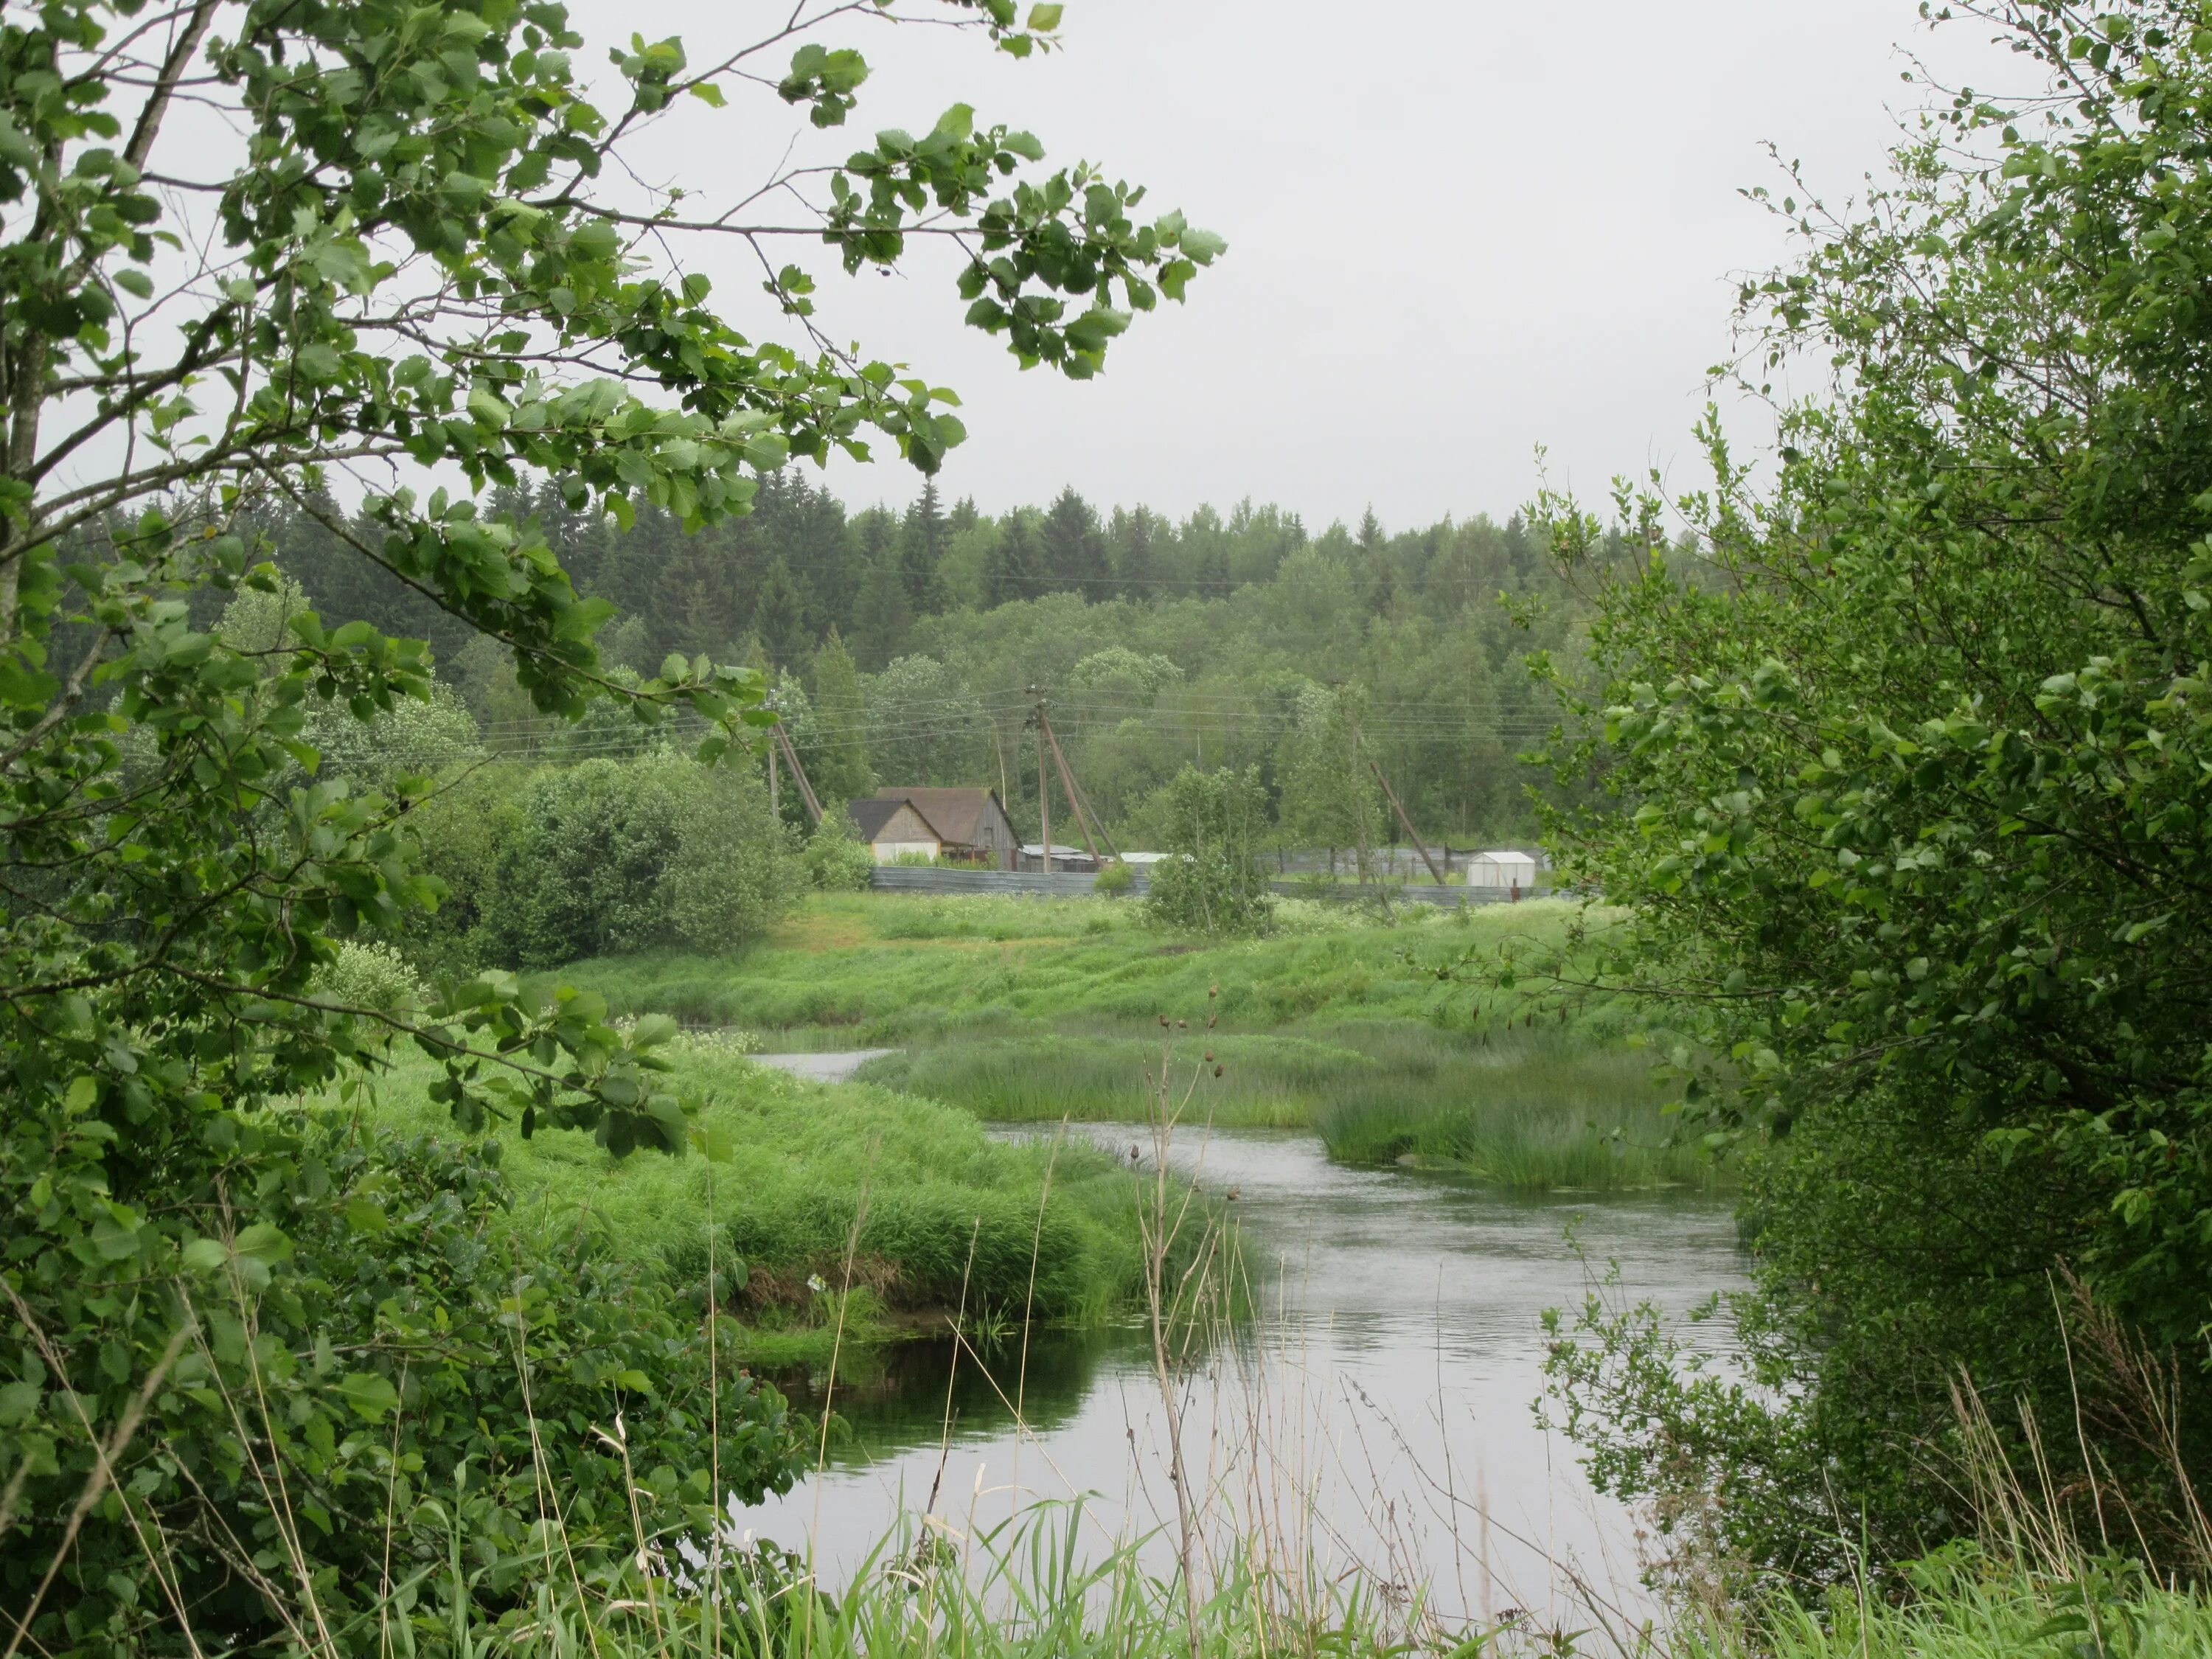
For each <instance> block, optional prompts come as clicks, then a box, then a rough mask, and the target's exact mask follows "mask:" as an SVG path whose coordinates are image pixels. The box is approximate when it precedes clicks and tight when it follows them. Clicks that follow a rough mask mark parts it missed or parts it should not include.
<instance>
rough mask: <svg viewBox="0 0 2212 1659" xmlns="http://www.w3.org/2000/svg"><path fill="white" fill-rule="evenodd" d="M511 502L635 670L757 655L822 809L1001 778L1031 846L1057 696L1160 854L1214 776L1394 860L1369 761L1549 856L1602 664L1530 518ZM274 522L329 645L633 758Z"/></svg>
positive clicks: (1088, 757)
mask: <svg viewBox="0 0 2212 1659" xmlns="http://www.w3.org/2000/svg"><path fill="white" fill-rule="evenodd" d="M495 494H496V499H495V500H493V501H491V502H490V503H489V506H490V508H491V510H492V511H494V512H500V511H507V512H512V513H514V514H515V515H516V516H517V518H518V519H521V520H535V522H536V524H537V525H538V527H539V529H540V531H541V532H542V533H543V535H544V538H545V541H546V543H547V544H548V545H549V546H550V548H551V550H553V551H554V552H555V553H556V555H557V556H559V558H560V559H561V561H562V564H563V565H564V566H565V567H566V568H568V571H569V572H570V573H571V574H572V576H573V578H574V581H575V583H576V586H577V587H578V589H579V590H580V592H584V593H586V594H587V595H591V596H593V597H596V598H599V599H605V600H606V601H608V602H609V603H610V604H611V606H612V607H613V612H612V615H611V617H610V618H609V620H608V621H607V623H605V626H604V627H603V628H602V629H601V631H600V633H599V647H600V651H601V654H602V657H603V659H605V661H606V662H608V663H609V664H611V665H613V666H614V667H616V668H617V669H618V670H628V671H635V673H637V674H640V675H641V676H650V675H652V674H653V673H655V672H657V671H659V668H660V666H661V665H662V663H663V662H664V660H665V659H666V658H667V657H668V656H669V655H670V654H671V653H680V654H683V655H685V656H696V655H697V654H701V653H704V654H706V655H708V656H710V657H712V658H714V659H716V660H718V661H720V660H736V661H744V662H749V663H750V664H752V665H755V666H757V667H759V668H762V669H763V670H764V671H767V672H768V673H769V676H770V678H772V680H773V681H774V682H775V685H776V702H777V704H778V706H779V708H780V709H781V712H782V714H783V717H784V719H785V721H786V723H787V726H789V728H790V731H791V735H792V737H793V741H794V744H795V745H796V747H797V749H798V750H799V755H800V757H801V758H802V761H803V762H804V763H805V766H806V768H807V770H808V772H809V774H810V775H811V777H812V780H813V782H814V784H815V786H816V788H817V792H818V793H820V794H821V796H822V797H823V799H833V800H836V799H851V798H853V797H854V796H857V795H860V794H864V793H869V792H870V791H872V790H873V789H875V788H877V787H900V786H907V785H915V786H921V785H988V786H990V787H995V788H997V789H999V790H1000V793H1001V795H1002V796H1003V798H1004V799H1006V802H1007V805H1008V807H1009V810H1010V811H1012V814H1013V816H1014V818H1015V821H1016V823H1018V825H1019V826H1021V827H1022V828H1023V829H1024V831H1025V833H1034V831H1035V828H1036V818H1037V814H1036V792H1037V784H1036V754H1035V747H1034V738H1033V737H1031V736H1027V735H1025V728H1026V727H1028V726H1029V725H1030V722H1031V720H1032V718H1033V714H1034V711H1035V708H1036V701H1037V698H1038V696H1040V695H1041V696H1043V698H1044V699H1045V701H1046V705H1047V709H1048V716H1049V718H1050V720H1051V723H1052V726H1053V728H1054V732H1056V733H1057V734H1058V736H1059V738H1060V742H1061V744H1062V745H1063V746H1064V747H1065V749H1066V751H1067V754H1068V757H1069V760H1070V762H1071V763H1072V765H1073V768H1074V769H1075V772H1076V775H1077V776H1078V778H1079V782H1080V785H1081V787H1082V788H1083V790H1084V792H1085V794H1086V795H1087V796H1088V797H1089V799H1090V802H1091V805H1093V806H1094V808H1095V809H1096V810H1097V813H1098V815H1099V816H1100V817H1102V818H1103V820H1105V821H1106V822H1107V823H1109V825H1112V826H1114V827H1115V829H1116V830H1117V831H1121V832H1126V833H1127V834H1129V835H1132V836H1139V837H1142V836H1144V835H1145V834H1146V832H1147V830H1149V829H1152V827H1153V826H1152V825H1150V824H1149V823H1148V822H1147V811H1146V809H1147V803H1148V802H1151V801H1152V800H1154V799H1157V798H1158V797H1159V794H1160V792H1161V790H1162V789H1163V787H1164V785H1165V784H1166V783H1167V782H1168V781H1170V779H1172V778H1173V777H1174V776H1175V775H1176V773H1177V772H1178V771H1179V770H1180V769H1182V767H1183V766H1185V765H1187V764H1188V765H1194V766H1196V767H1198V768H1200V769H1203V770H1212V769H1218V768H1222V767H1229V768H1232V769H1237V770H1240V771H1241V770H1243V769H1246V768H1253V769H1257V770H1258V772H1259V774H1260V776H1261V781H1262V783H1263V787H1264V788H1265V790H1266V793H1267V800H1268V801H1269V803H1270V811H1271V812H1272V813H1273V818H1274V823H1273V829H1274V830H1275V833H1276V834H1277V835H1278V836H1279V838H1280V839H1282V840H1284V841H1285V842H1295V843H1297V844H1299V845H1305V846H1322V845H1341V846H1344V847H1346V848H1351V847H1353V846H1355V845H1357V844H1358V843H1359V842H1360V841H1361V840H1362V838H1363V837H1364V838H1365V839H1366V841H1367V842H1369V844H1372V842H1373V841H1374V840H1375V839H1376V837H1377V836H1379V837H1381V838H1382V839H1383V840H1389V839H1392V838H1394V837H1393V834H1391V833H1386V832H1385V829H1384V821H1383V814H1384V813H1385V812H1386V811H1387V810H1388V809H1387V807H1385V806H1384V805H1383V799H1382V797H1381V795H1380V793H1379V791H1378V790H1377V789H1376V787H1375V786H1374V779H1373V776H1372V774H1371V772H1370V769H1368V768H1367V767H1366V765H1365V764H1364V761H1363V759H1362V757H1363V756H1367V757H1373V759H1374V760H1375V761H1376V763H1377V764H1378V765H1379V766H1380V768H1381V769H1382V771H1383V774H1384V775H1386V776H1388V777H1389V779H1390V781H1391V782H1392V785H1393V787H1395V789H1396V791H1397V793H1399V795H1400V797H1401V799H1402V800H1403V802H1404V803H1405V805H1406V808H1407V811H1408V813H1409V814H1410V815H1411V816H1412V817H1413V819H1414V821H1415V824H1416V827H1417V828H1418V829H1419V830H1420V832H1421V833H1422V834H1423V835H1424V836H1430V837H1433V838H1437V839H1441V840H1447V841H1453V842H1468V841H1470V840H1477V839H1483V838H1500V837H1509V836H1513V835H1516V834H1520V835H1524V836H1525V835H1526V834H1527V833H1528V831H1529V829H1530V827H1531V825H1532V823H1533V814H1532V811H1531V808H1530V806H1529V804H1528V800H1527V798H1526V792H1527V788H1528V773H1527V772H1525V771H1524V770H1523V769H1521V768H1519V767H1518V766H1516V763H1515V761H1514V758H1513V757H1514V755H1515V753H1516V750H1520V749H1523V748H1526V747H1528V746H1529V745H1530V744H1531V743H1532V742H1533V741H1534V739H1536V738H1539V737H1541V734H1542V733H1543V732H1544V731H1545V730H1546V729H1547V727H1548V726H1549V724H1550V720H1551V714H1549V713H1548V712H1547V711H1548V710H1549V709H1551V708H1553V705H1552V703H1551V702H1550V701H1549V698H1548V696H1547V694H1545V693H1543V692H1541V691H1540V690H1538V689H1537V688H1535V687H1534V685H1532V684H1531V681H1530V678H1529V676H1528V672H1527V665H1528V658H1529V656H1530V653H1534V652H1538V651H1542V652H1546V653H1549V655H1550V656H1551V658H1552V659H1553V660H1554V661H1555V662H1564V663H1565V664H1566V665H1568V668H1569V670H1570V671H1572V665H1573V664H1574V663H1575V662H1577V661H1578V660H1579V656H1580V653H1579V647H1578V645H1577V640H1578V622H1579V618H1580V615H1581V612H1580V610H1579V608H1578V606H1577V605H1576V604H1575V603H1574V601H1573V599H1572V598H1571V594H1570V593H1569V592H1568V591H1567V590H1566V589H1565V587H1564V586H1562V585H1561V584H1560V582H1559V578H1558V576H1557V574H1556V573H1555V572H1554V571H1553V568H1551V567H1550V565H1549V563H1548V562H1547V559H1546V556H1545V550H1544V544H1543V541H1542V538H1541V535H1540V534H1538V533H1536V532H1532V531H1531V529H1530V528H1529V527H1528V526H1527V525H1526V524H1525V523H1524V522H1523V521H1522V520H1521V519H1520V518H1519V517H1517V516H1516V517H1513V518H1510V519H1508V520H1506V521H1505V522H1504V523H1503V524H1499V523H1497V522H1495V521H1493V520H1490V519H1488V518H1486V517H1481V516H1477V517H1474V518H1472V519H1468V520H1463V521H1453V520H1444V521H1443V522H1440V523H1437V524H1435V525H1431V526H1428V527H1426V528H1424V529H1419V530H1412V531H1401V532H1395V533H1392V532H1388V531H1386V530H1385V529H1384V527H1383V525H1382V523H1381V522H1380V521H1379V520H1377V519H1376V516H1375V514H1374V513H1372V512H1370V513H1368V514H1366V515H1365V516H1364V518H1363V520H1362V521H1361V522H1360V523H1359V524H1358V526H1344V525H1341V524H1333V525H1331V526H1328V528H1327V529H1326V530H1324V531H1322V532H1320V533H1319V534H1314V533H1311V532H1309V531H1308V529H1307V528H1306V526H1305V525H1304V523H1303V522H1302V521H1301V520H1300V519H1299V517H1298V516H1297V514H1296V513H1291V512H1287V511H1285V510H1283V509H1282V508H1279V507H1273V506H1267V507H1255V506H1253V505H1252V504H1251V503H1249V501H1248V502H1246V503H1243V504H1242V505H1240V506H1239V507H1237V508H1236V509H1235V510H1234V511H1233V512H1231V513H1229V514H1227V515H1226V516H1224V515H1223V514H1221V513H1218V512H1217V511H1215V510H1214V509H1212V508H1211V507H1200V508H1199V509H1198V510H1197V511H1196V512H1194V513H1191V514H1190V515H1189V516H1188V518H1185V519H1183V520H1181V521H1179V522H1178V521H1176V520H1170V519H1169V518H1167V517H1165V516H1164V515H1163V514H1160V513H1156V512H1154V511H1152V510H1151V509H1150V508H1148V507H1116V508H1114V509H1112V510H1111V511H1109V512H1105V513H1102V512H1100V511H1099V510H1098V509H1097V508H1095V507H1093V506H1092V505H1091V503H1089V502H1088V501H1085V499H1084V498H1083V497H1082V496H1081V495H1079V494H1078V493H1077V492H1076V491H1074V490H1073V489H1063V490H1062V491H1060V494H1059V495H1057V496H1056V497H1055V498H1054V499H1053V500H1052V501H1050V502H1049V503H1048V504H1047V505H1045V506H1042V507H1027V508H1019V509H1017V510H1014V511H1012V512H1009V513H1005V514H1003V515H1000V516H996V517H994V516H991V515H987V514H985V513H980V512H978V511H977V509H976V507H975V504H974V503H973V502H972V501H959V502H957V503H955V504H953V505H951V506H950V507H948V506H946V505H945V502H944V501H943V500H942V498H941V497H940V495H939V492H938V490H937V489H936V487H935V485H934V483H926V484H925V485H924V487H923V489H922V490H921V494H920V495H919V496H918V497H917V498H916V499H915V501H913V502H912V503H911V504H909V505H908V506H907V507H905V508H903V509H893V508H890V507H880V506H878V507H867V508H864V509H861V510H859V511H848V508H847V507H846V506H845V505H844V504H843V503H842V502H841V501H839V500H838V499H837V498H836V495H833V494H832V493H831V492H830V491H829V489H827V488H825V487H823V486H820V485H817V484H816V483H811V482H810V481H809V480H808V478H807V477H805V475H804V474H803V473H802V472H801V471H799V469H798V468H796V467H787V468H785V469H783V470H781V471H774V472H769V473H767V474H764V475H763V477H762V478H761V480H760V489H759V493H758V495H757V498H756V501H755V503H754V510H753V511H752V512H751V513H750V514H749V515H748V516H745V517H743V518H736V519H730V520H724V521H723V522H721V523H720V524H717V525H714V526H708V528H706V529H703V530H701V531H698V532H692V533H686V532H684V529H683V528H682V527H681V526H679V525H678V523H677V522H676V520H674V519H673V518H672V517H671V516H670V515H668V514H667V513H662V512H659V511H657V510H653V509H647V510H645V511H642V512H641V513H639V514H638V516H637V519H636V521H635V524H634V525H632V526H630V527H629V528H628V529H626V530H625V529H623V528H620V527H618V526H617V525H616V523H615V522H614V520H612V519H611V518H609V517H607V516H605V515H604V514H601V513H596V512H592V513H580V512H577V511H574V510H572V509H571V508H570V507H568V505H567V503H566V501H565V500H564V498H563V495H562V491H561V490H560V489H558V488H557V486H556V484H555V483H551V482H548V483H544V484H542V485H539V486H538V487H536V488H534V489H533V488H520V489H513V490H507V491H501V492H496V493H495ZM257 529H258V532H259V533H260V535H261V537H262V538H263V542H264V547H266V548H267V549H269V550H272V551H273V554H274V556H275V558H276V562H278V564H279V565H280V566H281V567H282V568H283V570H284V571H285V572H286V574H288V575H289V576H290V577H291V578H292V579H293V580H295V581H297V582H298V583H299V584H300V585H301V588H302V589H303V590H304V592H305V594H306V596H307V601H308V602H309V603H310V604H312V605H313V606H314V607H315V608H316V609H317V610H318V611H319V612H320V613H321V615H322V616H323V617H324V618H325V621H326V622H333V623H334V622H338V621H346V620H353V619H360V620H364V621H367V622H368V623H372V624H373V625H374V626H375V627H376V628H377V629H379V630H380V631H382V632H386V633H393V634H400V635H411V636H413V637H416V638H422V639H427V640H428V641H430V642H431V644H432V647H433V648H434V651H435V654H436V659H437V663H438V673H439V676H440V678H441V679H442V680H444V681H445V682H446V683H447V684H450V685H451V686H452V687H453V689H454V690H455V691H457V692H458V693H459V696H460V698H461V700H462V702H464V703H465V706H466V707H467V708H468V710H469V712H470V713H471V715H472V716H473V717H474V719H475V720H476V721H477V724H478V726H479V729H480V732H481V734H482V737H483V740H484V742H485V743H486V744H487V746H488V747H489V748H490V749H491V750H493V751H494V752H507V753H528V754H532V755H542V754H548V753H556V752H557V753H558V754H559V755H561V756H563V757H568V758H578V757H582V756H583V755H586V754H590V753H593V752H610V751H611V750H620V749H623V748H625V747H628V746H634V745H635V742H636V740H637V739H636V738H635V734H634V733H632V732H625V731H611V732H608V733H607V734H606V735H605V739H604V743H603V744H602V745H601V746H600V747H599V748H596V749H595V748H594V746H593V742H592V738H591V735H590V734H589V733H586V732H568V731H563V730H561V729H559V727H560V724H561V723H560V722H557V721H556V720H551V719H549V718H548V717H546V716H544V715H541V714H538V711H537V710H535V709H534V708H532V705H531V702H530V700H529V698H528V697H527V696H526V694H525V693H524V692H523V691H522V690H521V689H520V686H519V685H518V684H516V681H515V678H514V674H513V665H512V663H511V660H510V659H509V658H508V656H507V653H506V651H505V650H504V648H503V647H501V646H500V645H499V644H498V642H497V641H494V640H491V639H489V638H488V637H486V636H484V635H479V634H476V633H474V632H472V631H471V630H469V629H465V627H464V626H462V625H461V624H459V623H456V622H454V621H453V619H452V618H451V617H448V616H447V614H446V613H445V612H444V611H441V610H440V609H438V608H437V607H436V606H435V605H432V604H431V603H430V602H429V601H428V600H427V599H424V598H423V597H422V595H420V594H419V593H417V592H414V591H413V590H412V589H410V588H409V587H407V586H404V585H403V584H402V583H401V582H399V581H398V580H396V579H394V578H393V577H392V576H391V575H390V574H388V573H386V571H385V570H384V569H383V568H381V567H380V565H378V564H377V563H376V562H373V561H371V560H369V559H366V558H363V557H362V556H361V555H360V553H359V551H358V550H357V547H356V543H357V542H361V541H367V542H368V544H369V545H374V541H373V540H370V539H368V538H366V537H357V536H356V534H355V533H354V527H353V526H350V525H349V523H348V521H347V520H346V518H345V515H344V514H343V512H342V510H341V509H340V508H339V507H337V505H336V504H335V503H333V502H331V501H311V502H309V503H307V505H305V506H304V507H301V508H299V509H297V510H289V511H285V512H283V513H276V514H274V515H272V516H269V517H266V518H264V520H262V521H261V522H260V523H259V524H258V526H257ZM1301 779H1303V780H1304V782H1303V784H1302V783H1301ZM1054 787H1055V792H1057V787H1058V786H1057V785H1055V786H1054ZM799 810H800V809H799V803H798V800H797V798H796V797H795V796H793V797H792V798H791V799H789V800H788V801H787V812H789V813H790V814H793V815H796V814H797V813H798V812H799Z"/></svg>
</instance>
